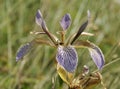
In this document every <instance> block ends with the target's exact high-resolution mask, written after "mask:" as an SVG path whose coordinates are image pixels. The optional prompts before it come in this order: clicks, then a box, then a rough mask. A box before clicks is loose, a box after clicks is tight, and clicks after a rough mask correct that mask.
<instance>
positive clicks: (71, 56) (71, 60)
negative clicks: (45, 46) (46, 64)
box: [56, 46, 78, 72]
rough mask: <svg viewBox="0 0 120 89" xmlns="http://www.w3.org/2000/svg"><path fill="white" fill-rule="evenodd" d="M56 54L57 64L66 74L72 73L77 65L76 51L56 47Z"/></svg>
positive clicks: (68, 47)
mask: <svg viewBox="0 0 120 89" xmlns="http://www.w3.org/2000/svg"><path fill="white" fill-rule="evenodd" d="M57 51H58V52H57V54H56V60H57V62H58V63H59V64H60V65H61V66H62V67H63V68H64V69H65V70H66V71H68V72H74V71H75V69H76V67H77V64H78V55H77V52H76V50H75V49H74V48H73V47H71V46H67V47H63V46H58V50H57Z"/></svg>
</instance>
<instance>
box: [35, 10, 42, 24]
mask: <svg viewBox="0 0 120 89" xmlns="http://www.w3.org/2000/svg"><path fill="white" fill-rule="evenodd" d="M35 21H36V23H37V24H38V25H40V26H41V25H42V22H43V18H42V14H41V12H40V10H38V11H37V13H36V18H35Z"/></svg>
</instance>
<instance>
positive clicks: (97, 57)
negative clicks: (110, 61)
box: [73, 40, 105, 69]
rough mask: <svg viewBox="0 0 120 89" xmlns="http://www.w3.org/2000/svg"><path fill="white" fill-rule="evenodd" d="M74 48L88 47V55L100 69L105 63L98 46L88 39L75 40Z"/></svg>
mask: <svg viewBox="0 0 120 89" xmlns="http://www.w3.org/2000/svg"><path fill="white" fill-rule="evenodd" d="M73 45H74V47H75V48H80V47H85V48H88V50H89V52H90V56H91V57H92V59H93V61H94V63H95V64H96V66H97V67H98V69H102V67H103V66H104V64H105V60H104V55H103V53H102V51H101V49H100V48H99V47H97V46H96V45H95V44H93V43H91V42H89V41H80V40H78V41H76V42H75V43H74V44H73Z"/></svg>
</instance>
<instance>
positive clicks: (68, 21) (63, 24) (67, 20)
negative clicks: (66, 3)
mask: <svg viewBox="0 0 120 89" xmlns="http://www.w3.org/2000/svg"><path fill="white" fill-rule="evenodd" d="M70 24H71V17H70V14H65V15H64V16H63V18H62V20H61V21H60V25H61V27H62V28H63V30H67V29H68V27H69V26H70Z"/></svg>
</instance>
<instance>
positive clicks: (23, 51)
mask: <svg viewBox="0 0 120 89" xmlns="http://www.w3.org/2000/svg"><path fill="white" fill-rule="evenodd" d="M32 47H33V43H32V42H29V43H26V44H24V45H23V46H21V47H20V48H19V49H18V51H17V55H16V61H19V60H20V59H22V58H23V57H24V56H25V55H26V54H27V53H28V52H29V51H30V50H31V49H32Z"/></svg>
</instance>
